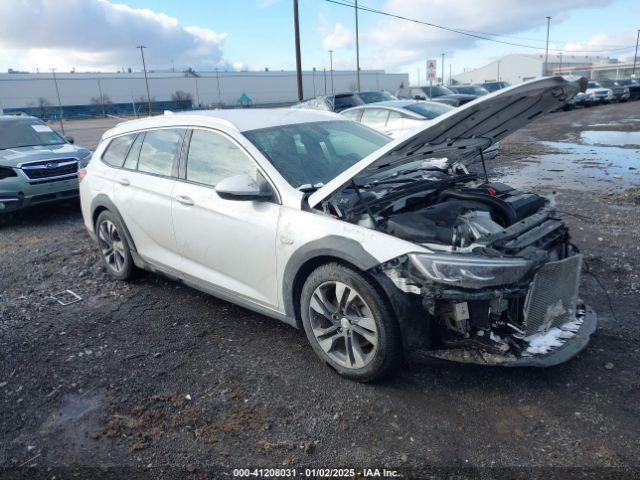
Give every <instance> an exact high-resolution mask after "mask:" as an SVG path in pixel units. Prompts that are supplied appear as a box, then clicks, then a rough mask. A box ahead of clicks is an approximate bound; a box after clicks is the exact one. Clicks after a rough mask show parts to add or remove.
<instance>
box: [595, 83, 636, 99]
mask: <svg viewBox="0 0 640 480" xmlns="http://www.w3.org/2000/svg"><path fill="white" fill-rule="evenodd" d="M598 83H600V85H602V86H603V87H605V88H608V89H609V90H611V93H613V99H614V100H615V101H617V102H626V101H627V100H629V97H630V96H631V94H630V93H629V89H628V88H627V87H625V86H624V85H620V83H618V81H617V80H608V79H605V80H599V81H598Z"/></svg>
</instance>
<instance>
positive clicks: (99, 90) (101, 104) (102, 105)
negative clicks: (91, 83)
mask: <svg viewBox="0 0 640 480" xmlns="http://www.w3.org/2000/svg"><path fill="white" fill-rule="evenodd" d="M98 92H100V107H101V108H102V116H103V117H106V116H107V112H106V111H105V109H104V97H103V96H102V86H101V85H100V79H98Z"/></svg>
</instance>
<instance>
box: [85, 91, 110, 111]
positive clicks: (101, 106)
mask: <svg viewBox="0 0 640 480" xmlns="http://www.w3.org/2000/svg"><path fill="white" fill-rule="evenodd" d="M90 103H91V111H92V112H94V113H98V114H102V115H103V116H106V115H107V110H109V107H110V106H112V105H113V102H112V101H111V99H110V98H109V95H106V94H103V95H102V98H100V97H92V98H91V100H90Z"/></svg>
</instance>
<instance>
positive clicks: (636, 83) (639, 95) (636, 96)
mask: <svg viewBox="0 0 640 480" xmlns="http://www.w3.org/2000/svg"><path fill="white" fill-rule="evenodd" d="M616 81H617V82H618V83H619V84H620V85H622V86H623V87H627V88H628V89H629V99H630V100H640V79H638V78H627V79H625V80H616Z"/></svg>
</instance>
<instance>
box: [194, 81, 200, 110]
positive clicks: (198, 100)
mask: <svg viewBox="0 0 640 480" xmlns="http://www.w3.org/2000/svg"><path fill="white" fill-rule="evenodd" d="M194 80H195V81H196V101H197V102H198V108H200V91H199V90H198V77H195V78H194Z"/></svg>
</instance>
